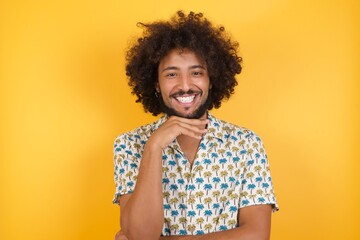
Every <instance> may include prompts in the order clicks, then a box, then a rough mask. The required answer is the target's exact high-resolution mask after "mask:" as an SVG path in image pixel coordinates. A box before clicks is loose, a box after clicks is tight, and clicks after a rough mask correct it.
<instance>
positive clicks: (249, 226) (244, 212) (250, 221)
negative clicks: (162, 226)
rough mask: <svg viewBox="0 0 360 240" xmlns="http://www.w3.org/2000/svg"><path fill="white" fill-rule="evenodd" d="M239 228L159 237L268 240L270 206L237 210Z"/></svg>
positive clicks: (171, 239) (165, 238)
mask: <svg viewBox="0 0 360 240" xmlns="http://www.w3.org/2000/svg"><path fill="white" fill-rule="evenodd" d="M238 221H239V227H237V228H234V229H230V230H226V231H221V232H215V233H209V234H204V235H194V236H192V235H186V236H171V237H161V238H160V240H193V239H194V240H195V239H196V240H218V239H227V240H233V239H234V240H235V239H236V240H239V239H240V240H268V239H270V223H271V205H268V204H267V205H255V206H249V207H244V208H241V209H239V216H238Z"/></svg>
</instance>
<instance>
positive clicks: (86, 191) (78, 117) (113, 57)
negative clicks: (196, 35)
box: [0, 0, 360, 240]
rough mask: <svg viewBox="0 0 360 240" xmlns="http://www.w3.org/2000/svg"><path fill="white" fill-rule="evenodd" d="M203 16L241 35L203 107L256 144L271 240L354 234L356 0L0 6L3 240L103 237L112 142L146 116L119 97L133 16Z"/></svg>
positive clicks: (123, 93) (112, 222) (359, 10)
mask: <svg viewBox="0 0 360 240" xmlns="http://www.w3.org/2000/svg"><path fill="white" fill-rule="evenodd" d="M178 9H184V10H186V11H188V10H194V11H202V12H204V13H205V15H206V16H208V17H209V19H210V20H212V21H213V22H214V23H216V24H223V25H224V26H225V27H226V29H227V30H228V31H230V32H231V34H232V36H233V37H234V39H236V40H238V41H239V43H240V53H241V55H242V56H243V59H244V69H243V73H242V74H241V75H240V76H239V78H238V79H239V86H238V87H237V89H236V94H235V95H234V96H233V97H232V98H231V99H230V100H229V101H228V102H226V103H224V104H223V106H222V108H221V109H220V110H216V111H213V113H214V114H215V115H216V116H218V117H219V118H222V119H224V120H228V121H230V122H233V123H235V124H238V125H242V126H246V127H248V128H251V129H253V130H255V132H257V133H258V134H259V135H260V136H261V137H262V138H263V140H264V142H265V145H266V148H267V152H268V156H269V159H270V163H271V169H272V176H273V179H274V184H275V191H276V195H277V198H278V201H279V204H280V211H279V212H277V213H275V214H274V215H273V222H272V239H302V240H303V239H360V231H359V225H360V223H359V222H360V220H359V219H360V214H359V210H360V208H359V202H360V198H359V195H360V193H359V191H360V186H359V185H360V177H359V174H358V171H359V165H360V164H359V159H360V151H359V147H360V146H359V140H360V139H359V136H360V129H359V122H360V121H359V120H360V119H359V118H360V114H359V109H360V108H359V102H360V101H359V89H360V88H359V87H360V86H359V80H360V71H359V66H360V47H359V43H360V34H359V29H360V17H359V16H360V4H359V1H357V0H353V1H351V0H347V1H345V0H333V1H331V0H327V1H325V0H323V1H322V0H319V1H312V0H305V1H304V0H273V1H268V0H255V1H245V0H240V1H239V0H233V1H230V0H229V1H226V0H225V1H209V0H207V1H205V0H196V1H194V0H193V1H190V0H183V1H168V0H166V1H165V0H163V1H145V0H141V1H119V0H118V1H109V0H104V1H68V0H65V1H35V0H31V1H26V0H24V1H1V3H0V20H1V25H0V63H1V65H0V66H1V67H0V78H1V85H0V100H1V105H0V106H1V118H0V122H1V125H0V126H1V128H0V139H1V140H0V150H1V156H0V157H1V158H0V159H1V162H0V191H1V192H0V194H1V199H0V201H1V202H0V239H4V240H8V239H59V240H60V239H113V236H114V233H115V232H116V230H117V229H118V225H119V209H118V207H117V206H116V205H112V204H111V200H112V197H113V193H114V183H113V162H112V145H113V140H114V138H115V136H116V135H118V134H120V133H122V132H124V131H129V130H131V129H133V128H135V127H137V126H139V125H141V124H144V123H148V122H150V121H152V120H154V119H155V118H154V117H152V116H151V115H150V114H145V113H144V112H143V111H142V107H141V106H140V105H139V104H135V102H134V101H135V97H134V96H132V95H131V94H130V90H129V88H128V86H127V80H126V78H125V73H124V52H125V49H126V46H128V44H129V42H130V41H131V40H133V39H134V38H135V37H136V36H138V35H139V34H140V33H141V31H140V30H139V29H138V28H137V27H136V26H135V24H136V22H138V21H152V20H155V19H167V18H168V17H169V16H171V15H172V14H173V13H174V12H175V11H176V10H178Z"/></svg>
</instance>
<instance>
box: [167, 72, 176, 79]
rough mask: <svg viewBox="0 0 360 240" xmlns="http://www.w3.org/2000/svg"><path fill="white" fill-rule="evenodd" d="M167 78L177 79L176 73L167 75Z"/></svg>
mask: <svg viewBox="0 0 360 240" xmlns="http://www.w3.org/2000/svg"><path fill="white" fill-rule="evenodd" d="M166 77H169V78H173V77H176V73H168V74H166Z"/></svg>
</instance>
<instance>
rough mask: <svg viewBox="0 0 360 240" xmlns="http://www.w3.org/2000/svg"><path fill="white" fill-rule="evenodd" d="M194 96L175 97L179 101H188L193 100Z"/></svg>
mask: <svg viewBox="0 0 360 240" xmlns="http://www.w3.org/2000/svg"><path fill="white" fill-rule="evenodd" d="M194 98H195V96H188V97H177V98H176V99H177V100H178V101H179V102H181V103H190V102H192V101H193V100H194Z"/></svg>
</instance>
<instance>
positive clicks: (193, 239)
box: [160, 226, 269, 240]
mask: <svg viewBox="0 0 360 240" xmlns="http://www.w3.org/2000/svg"><path fill="white" fill-rule="evenodd" d="M223 239H226V240H268V239H269V236H268V235H266V234H264V233H262V232H260V231H252V230H251V229H250V228H247V227H246V226H242V227H237V228H234V229H230V230H226V231H220V232H214V233H208V234H203V235H178V236H169V237H160V240H223Z"/></svg>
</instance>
